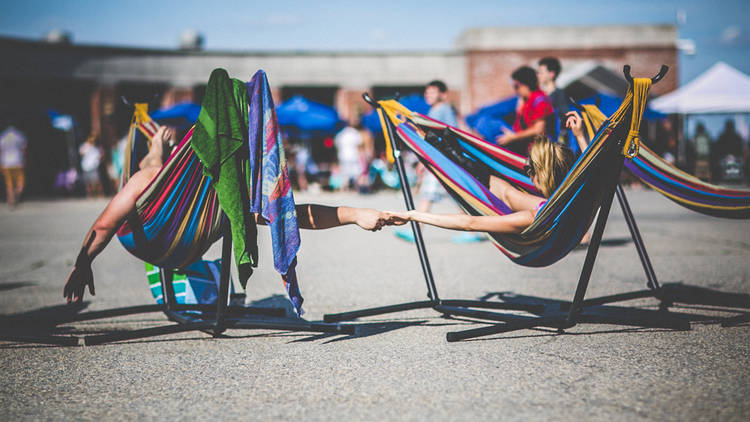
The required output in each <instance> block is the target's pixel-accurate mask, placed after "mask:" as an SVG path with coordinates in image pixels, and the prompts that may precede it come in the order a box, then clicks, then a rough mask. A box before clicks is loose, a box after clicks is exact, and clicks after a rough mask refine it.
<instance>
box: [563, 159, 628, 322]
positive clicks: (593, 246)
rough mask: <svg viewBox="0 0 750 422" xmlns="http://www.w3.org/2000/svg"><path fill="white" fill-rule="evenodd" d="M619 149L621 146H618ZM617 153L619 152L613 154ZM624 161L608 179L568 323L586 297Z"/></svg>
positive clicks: (575, 315) (576, 313) (578, 311)
mask: <svg viewBox="0 0 750 422" xmlns="http://www.w3.org/2000/svg"><path fill="white" fill-rule="evenodd" d="M618 147H619V144H618ZM612 153H617V152H612ZM622 164H623V161H622V160H618V163H617V164H616V165H615V166H614V167H615V168H614V169H612V170H611V171H612V173H611V174H610V175H609V177H608V178H607V181H608V182H609V183H611V184H612V185H611V187H608V188H607V192H606V193H605V194H604V196H603V197H602V199H603V202H602V205H601V207H600V208H599V217H598V218H597V220H596V226H595V227H594V233H592V235H591V243H589V249H588V252H587V253H586V260H585V261H584V263H583V269H582V270H581V277H580V278H579V279H578V287H576V293H575V296H574V297H573V303H572V304H571V306H570V310H569V311H568V318H567V323H568V324H569V325H571V326H572V325H574V324H575V322H576V319H577V317H578V314H579V313H580V311H581V309H580V308H581V304H582V302H583V298H584V296H585V295H586V289H587V288H588V285H589V280H590V279H591V271H592V270H593V269H594V262H595V261H596V255H597V253H598V252H599V245H600V244H601V241H602V235H603V234H604V227H605V226H606V225H607V218H608V217H609V210H610V208H611V207H612V200H613V199H614V196H615V195H614V191H615V190H616V189H615V185H617V178H618V177H620V171H621V169H622Z"/></svg>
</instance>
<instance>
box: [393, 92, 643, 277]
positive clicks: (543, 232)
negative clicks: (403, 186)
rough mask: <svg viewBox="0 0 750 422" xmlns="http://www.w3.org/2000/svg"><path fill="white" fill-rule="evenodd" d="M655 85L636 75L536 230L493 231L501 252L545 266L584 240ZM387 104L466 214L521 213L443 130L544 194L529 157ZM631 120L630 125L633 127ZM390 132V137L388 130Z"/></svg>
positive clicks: (477, 159) (479, 159)
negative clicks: (454, 149)
mask: <svg viewBox="0 0 750 422" xmlns="http://www.w3.org/2000/svg"><path fill="white" fill-rule="evenodd" d="M650 86H651V80H650V79H648V78H638V79H635V82H634V89H633V90H631V91H629V92H628V95H627V96H626V97H625V99H624V101H623V103H622V105H621V106H620V108H619V110H617V112H615V113H614V114H613V115H612V117H611V118H610V119H609V120H607V121H606V122H604V123H605V124H603V125H601V127H600V129H599V131H598V132H597V133H596V135H595V136H594V138H593V140H592V141H591V143H590V144H589V147H588V148H587V149H586V151H585V152H584V153H583V154H582V155H581V156H580V157H579V159H578V160H577V161H576V163H575V164H574V166H573V168H572V169H571V170H570V172H569V173H568V175H567V176H566V178H565V179H564V180H563V182H562V183H561V184H560V186H559V187H558V188H557V190H556V191H555V192H554V193H553V194H552V195H551V196H550V198H549V199H548V200H547V202H546V204H545V205H544V207H543V208H542V209H541V210H539V212H538V213H537V215H536V217H535V219H534V221H533V223H532V224H531V225H530V226H529V227H528V228H526V229H525V230H524V231H523V232H521V233H518V234H503V233H488V235H489V237H490V239H491V240H492V241H493V243H494V244H495V245H496V246H497V248H498V249H500V251H502V252H503V253H504V254H505V255H506V256H508V257H509V258H510V259H511V260H513V261H514V262H515V263H517V264H520V265H524V266H529V267H541V266H547V265H551V264H553V263H555V262H556V261H558V260H559V259H561V258H562V257H564V256H565V255H567V253H568V252H569V251H570V250H572V249H573V248H575V247H576V246H577V245H578V244H579V242H580V240H581V238H582V237H583V235H584V234H585V233H586V230H587V229H588V227H589V225H590V224H591V221H592V220H593V218H594V216H595V214H596V212H597V210H598V208H599V205H600V202H601V200H602V195H603V193H604V192H605V190H606V189H605V188H606V187H607V186H608V185H607V184H608V183H615V182H616V181H615V182H613V181H612V180H610V179H611V178H608V177H603V176H604V175H605V174H610V173H611V169H612V168H616V167H617V166H613V164H616V163H617V160H622V159H623V155H625V156H630V155H632V153H633V149H635V150H637V146H638V136H637V135H638V132H637V128H638V126H639V125H640V119H641V117H642V115H643V110H644V107H645V98H646V96H647V95H648V91H649V88H650ZM380 105H381V107H380V108H379V109H378V110H379V112H380V113H381V119H383V120H385V119H386V118H387V119H390V121H391V122H392V123H393V126H394V127H395V136H397V137H398V138H399V139H400V140H401V141H402V142H403V143H404V144H405V145H406V146H407V147H408V148H409V149H410V150H412V151H413V152H414V153H416V155H417V156H418V158H419V159H420V161H422V163H423V164H424V165H425V166H426V167H427V169H429V170H430V171H432V172H433V173H434V174H435V176H436V177H437V178H438V180H440V182H441V183H442V184H443V186H445V188H446V190H447V191H448V192H449V193H450V194H451V196H452V197H453V198H454V199H455V200H456V202H457V203H458V204H459V206H460V207H461V208H462V209H463V210H464V211H465V212H466V213H468V214H471V215H506V214H509V213H512V212H513V211H512V210H511V209H510V208H509V207H508V206H507V205H506V204H504V203H503V202H502V201H500V200H499V199H498V198H497V197H495V196H494V195H493V194H492V192H490V190H489V189H488V188H487V187H486V186H484V185H482V184H481V183H480V182H479V181H478V180H477V178H476V177H475V175H474V174H471V173H470V172H469V171H468V170H467V169H466V168H464V167H462V166H461V165H460V164H459V163H457V162H455V161H454V160H452V159H451V158H449V157H448V156H447V155H446V154H444V153H443V150H441V149H439V148H438V147H436V146H435V145H433V144H432V143H430V142H428V141H427V140H425V137H426V135H427V134H428V133H430V132H432V133H433V134H437V135H438V136H441V137H442V138H441V139H442V141H444V140H445V138H446V137H447V136H455V137H456V139H457V141H458V142H457V143H458V145H459V146H460V150H461V153H462V154H463V156H464V158H466V159H470V160H472V161H474V163H475V164H474V165H477V166H481V167H483V168H485V169H486V170H488V171H489V172H490V174H492V175H495V176H497V177H501V178H503V179H505V180H507V181H508V182H509V183H511V184H513V185H514V186H517V187H518V188H520V189H524V190H526V191H528V192H530V193H534V194H538V192H537V191H536V189H535V188H534V186H533V184H532V182H531V180H530V179H529V178H528V177H526V176H525V175H524V174H523V166H524V164H525V163H526V159H525V158H524V157H522V156H520V155H517V154H515V153H513V152H510V151H508V150H506V149H504V148H502V147H499V146H497V145H494V144H491V143H488V142H487V141H484V140H482V139H480V138H478V137H476V136H473V135H471V134H469V133H466V132H464V131H461V130H460V129H457V128H454V127H451V126H448V125H446V124H444V123H441V122H439V121H436V120H434V119H431V118H429V117H427V116H424V115H421V114H419V113H414V112H412V111H410V110H408V109H406V108H405V107H403V106H402V105H400V104H398V103H397V102H395V101H393V100H386V101H381V102H380ZM626 124H630V128H629V131H628V128H626V127H625V125H626ZM634 128H635V129H634ZM384 133H385V136H386V137H388V132H387V131H384ZM620 139H625V144H624V150H620V149H619V148H617V146H618V140H620ZM442 141H441V142H442ZM388 144H389V143H388V142H387V143H386V145H388ZM613 180H614V179H613Z"/></svg>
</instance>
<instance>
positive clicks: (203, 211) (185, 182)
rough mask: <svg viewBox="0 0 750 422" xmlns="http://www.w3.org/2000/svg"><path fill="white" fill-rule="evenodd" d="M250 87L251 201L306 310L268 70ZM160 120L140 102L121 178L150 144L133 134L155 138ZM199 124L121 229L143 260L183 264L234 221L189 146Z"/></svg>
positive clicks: (296, 301) (289, 287)
mask: <svg viewBox="0 0 750 422" xmlns="http://www.w3.org/2000/svg"><path fill="white" fill-rule="evenodd" d="M220 71H222V72H225V71H223V70H220ZM214 72H216V71H214ZM212 75H213V74H212ZM246 87H247V89H248V95H249V97H250V98H249V103H248V104H249V108H248V110H247V113H248V121H247V124H248V126H247V130H248V135H247V138H245V139H246V140H247V144H248V145H247V147H248V149H249V154H248V156H249V161H250V162H251V163H253V164H252V166H253V167H252V170H251V171H252V174H253V176H252V181H251V186H248V188H249V189H250V192H248V194H249V198H250V202H251V203H250V204H248V209H249V212H254V213H258V214H260V215H262V216H263V217H264V218H265V220H266V221H267V224H268V226H269V229H270V232H271V241H272V247H273V253H274V267H275V268H276V270H277V271H278V272H279V273H280V274H281V276H282V280H283V283H284V287H285V289H286V291H287V293H288V295H289V298H290V300H291V301H292V304H293V305H294V308H295V310H296V311H297V313H298V314H299V315H301V314H302V307H301V305H302V301H303V299H302V296H301V294H300V291H299V286H298V281H297V276H296V270H295V266H296V262H297V260H296V254H297V251H298V249H299V229H298V226H297V220H296V214H295V204H294V197H293V195H292V191H291V184H290V182H289V177H288V172H287V168H286V160H285V158H284V154H283V147H282V143H281V135H280V132H279V130H278V123H277V121H276V115H275V112H274V107H273V100H272V99H271V94H270V87H269V85H268V80H267V77H266V74H265V72H263V71H262V70H259V71H258V72H256V74H255V75H254V76H253V78H252V79H251V81H250V82H249V83H247V84H246ZM158 128H159V125H158V124H156V123H155V122H154V121H153V120H151V118H150V117H149V116H148V113H147V106H146V105H140V104H139V105H136V108H135V112H134V116H133V120H132V122H131V126H130V132H129V136H128V147H127V149H126V154H125V163H124V165H123V169H124V175H123V182H122V183H123V184H124V183H125V182H126V181H127V180H128V178H129V176H130V174H132V173H133V172H135V171H136V170H137V164H136V163H137V162H138V160H137V158H138V153H139V150H138V148H140V149H141V153H142V152H143V151H142V150H143V149H144V148H143V146H142V145H139V143H137V142H135V139H136V137H137V136H138V132H140V133H141V134H143V135H145V136H146V137H147V138H149V139H151V138H152V137H153V135H154V134H155V133H156V131H157V130H158ZM193 130H194V129H190V131H189V132H188V133H187V135H186V136H185V137H184V138H183V140H182V141H181V142H180V144H179V145H178V147H177V149H176V150H175V151H174V152H173V153H172V154H171V155H170V157H169V158H168V159H167V161H166V162H165V163H164V165H163V167H162V168H161V170H160V171H159V173H158V174H157V176H156V177H155V178H154V180H153V181H152V182H151V183H150V184H149V186H148V187H147V188H146V189H145V190H144V191H143V192H142V193H141V195H140V196H139V197H138V199H137V201H136V211H135V213H134V215H132V216H129V217H128V218H127V220H126V222H125V223H124V224H123V225H122V226H121V227H120V229H119V230H118V231H117V237H118V239H119V240H120V242H121V243H122V245H123V246H124V247H125V249H127V250H128V251H129V252H130V253H132V254H133V255H135V256H136V257H138V258H140V259H141V260H143V261H146V262H149V263H151V264H153V265H156V266H159V267H163V268H170V269H174V268H184V267H186V266H187V265H189V264H191V263H193V262H195V261H197V260H199V259H200V257H201V256H202V255H203V254H204V253H205V252H206V251H207V250H208V248H209V247H210V246H211V244H213V242H215V241H216V240H217V239H218V238H219V237H220V236H221V235H222V233H223V228H224V225H228V224H229V222H228V219H227V218H225V216H224V214H223V212H222V209H221V207H220V204H219V199H218V195H217V193H216V192H215V190H214V189H213V187H212V185H211V177H209V176H208V175H207V172H205V171H204V166H203V164H202V163H201V161H200V159H199V158H198V156H197V154H196V153H195V151H194V150H193V148H192V147H191V136H192V133H193ZM241 282H242V281H241Z"/></svg>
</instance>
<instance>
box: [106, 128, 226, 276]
mask: <svg viewBox="0 0 750 422" xmlns="http://www.w3.org/2000/svg"><path fill="white" fill-rule="evenodd" d="M145 123H146V124H144V122H143V121H142V120H140V119H139V121H138V122H137V123H136V122H135V121H134V123H133V124H132V125H131V133H130V139H131V140H132V139H134V138H135V137H136V136H137V134H136V130H141V131H142V132H143V133H144V134H148V133H150V134H151V135H153V134H154V133H155V131H154V132H149V128H150V127H151V128H152V127H153V125H155V123H154V122H153V121H151V120H146V121H145ZM149 123H150V124H149ZM157 127H158V126H157ZM192 132H193V131H192V129H191V130H190V131H189V132H188V133H187V135H186V136H185V138H183V140H182V141H181V142H180V144H179V146H178V147H177V149H176V151H175V152H173V153H172V155H170V157H169V158H168V159H167V161H166V162H165V163H164V166H163V167H162V169H161V171H160V172H159V174H158V175H157V176H156V177H155V178H154V180H153V181H152V182H151V184H149V186H148V187H147V188H146V189H145V190H144V191H143V192H142V193H141V195H140V196H139V197H138V199H137V201H136V205H135V206H136V214H137V215H135V216H132V217H129V218H128V219H127V220H126V221H125V223H124V224H123V225H122V226H121V227H120V229H119V230H118V231H117V238H118V239H119V240H120V243H122V245H123V246H124V247H125V249H127V250H128V252H130V253H131V254H133V255H134V256H136V257H138V258H139V259H141V260H143V261H146V262H149V263H151V264H154V265H157V266H159V267H164V268H184V267H186V266H187V265H189V264H191V263H193V262H195V261H197V260H198V259H200V257H201V256H202V255H203V254H204V253H205V252H206V251H207V250H208V248H209V247H210V246H211V245H212V244H213V243H214V242H215V241H216V240H218V239H219V237H221V233H222V231H221V230H222V220H223V218H222V212H221V207H220V206H219V201H218V198H217V197H216V192H214V190H213V189H212V188H211V185H210V184H211V179H210V178H209V177H207V176H205V175H204V174H203V166H202V164H201V162H200V160H199V159H198V157H197V156H196V155H195V154H194V153H193V150H192V148H190V138H191V136H192ZM129 143H130V144H131V148H129V150H128V152H127V153H126V163H125V166H124V167H123V168H124V169H125V170H126V171H127V170H128V169H131V168H132V165H131V164H132V163H129V162H128V161H136V160H133V159H132V158H133V154H132V149H133V148H132V146H133V145H134V144H135V142H131V141H130V140H129ZM128 156H129V157H128ZM126 176H129V174H127V173H126ZM127 179H128V177H125V176H124V177H123V180H127Z"/></svg>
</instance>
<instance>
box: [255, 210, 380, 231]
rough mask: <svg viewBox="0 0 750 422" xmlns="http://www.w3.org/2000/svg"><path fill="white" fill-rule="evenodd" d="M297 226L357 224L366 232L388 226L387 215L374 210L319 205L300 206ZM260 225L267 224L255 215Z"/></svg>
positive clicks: (309, 227)
mask: <svg viewBox="0 0 750 422" xmlns="http://www.w3.org/2000/svg"><path fill="white" fill-rule="evenodd" d="M295 210H296V213H297V224H298V225H299V228H301V229H306V230H323V229H330V228H333V227H339V226H345V225H347V224H356V225H358V226H359V227H361V228H362V229H364V230H370V231H373V232H374V231H378V230H380V229H382V228H383V226H384V225H385V224H386V220H387V218H386V215H385V214H384V213H383V212H382V211H378V210H375V209H372V208H354V207H344V206H341V207H329V206H327V205H318V204H298V205H297V206H296V209H295ZM255 218H256V221H257V223H258V224H263V225H265V224H267V223H266V220H265V219H263V218H262V217H261V216H260V214H256V215H255Z"/></svg>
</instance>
